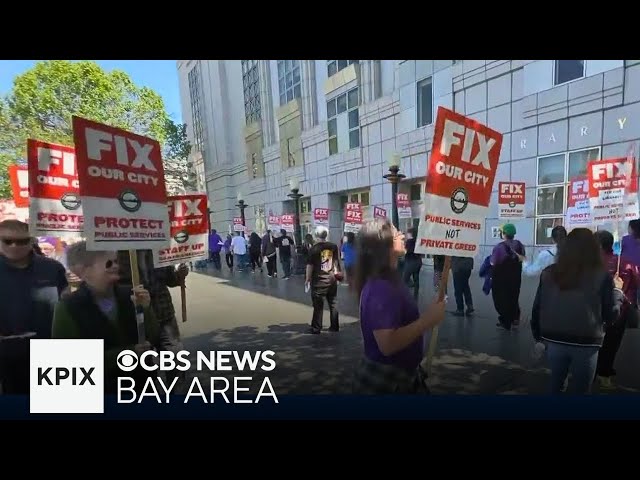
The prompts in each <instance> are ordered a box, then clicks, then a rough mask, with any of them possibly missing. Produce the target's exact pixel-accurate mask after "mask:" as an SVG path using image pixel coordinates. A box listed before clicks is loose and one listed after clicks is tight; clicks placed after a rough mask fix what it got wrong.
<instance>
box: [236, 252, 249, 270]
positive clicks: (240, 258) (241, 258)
mask: <svg viewBox="0 0 640 480" xmlns="http://www.w3.org/2000/svg"><path fill="white" fill-rule="evenodd" d="M233 256H234V257H235V261H236V268H237V269H238V270H244V267H245V266H246V261H245V257H246V255H239V254H237V253H235V254H234V255H233Z"/></svg>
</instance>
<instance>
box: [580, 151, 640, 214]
mask: <svg viewBox="0 0 640 480" xmlns="http://www.w3.org/2000/svg"><path fill="white" fill-rule="evenodd" d="M587 172H588V175H589V204H590V206H591V210H592V216H593V223H594V225H603V224H605V223H609V222H615V221H627V220H633V219H634V218H638V182H637V176H636V172H635V160H634V159H633V157H626V158H625V157H621V158H612V159H608V160H600V161H594V162H589V164H588V165H587Z"/></svg>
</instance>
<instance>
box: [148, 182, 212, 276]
mask: <svg viewBox="0 0 640 480" xmlns="http://www.w3.org/2000/svg"><path fill="white" fill-rule="evenodd" d="M167 206H168V209H169V223H170V225H171V227H170V228H171V244H170V246H169V247H168V248H163V249H161V250H154V251H153V264H154V266H155V267H167V266H171V265H177V264H179V263H183V262H193V261H196V260H206V258H207V256H208V251H209V234H208V232H209V220H208V215H207V195H206V194H204V193H192V194H185V195H176V196H173V197H169V198H168V202H167Z"/></svg>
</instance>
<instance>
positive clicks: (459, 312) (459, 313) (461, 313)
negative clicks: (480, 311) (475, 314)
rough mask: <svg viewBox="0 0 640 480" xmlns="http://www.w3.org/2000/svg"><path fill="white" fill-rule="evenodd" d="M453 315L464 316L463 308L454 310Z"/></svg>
mask: <svg viewBox="0 0 640 480" xmlns="http://www.w3.org/2000/svg"><path fill="white" fill-rule="evenodd" d="M453 315H454V316H455V317H464V310H456V311H455V312H453Z"/></svg>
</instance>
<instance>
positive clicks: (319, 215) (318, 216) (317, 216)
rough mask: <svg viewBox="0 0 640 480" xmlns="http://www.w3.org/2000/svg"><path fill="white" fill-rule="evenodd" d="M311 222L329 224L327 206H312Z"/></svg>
mask: <svg viewBox="0 0 640 480" xmlns="http://www.w3.org/2000/svg"><path fill="white" fill-rule="evenodd" d="M313 223H314V224H316V225H329V209H328V208H314V209H313Z"/></svg>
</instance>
